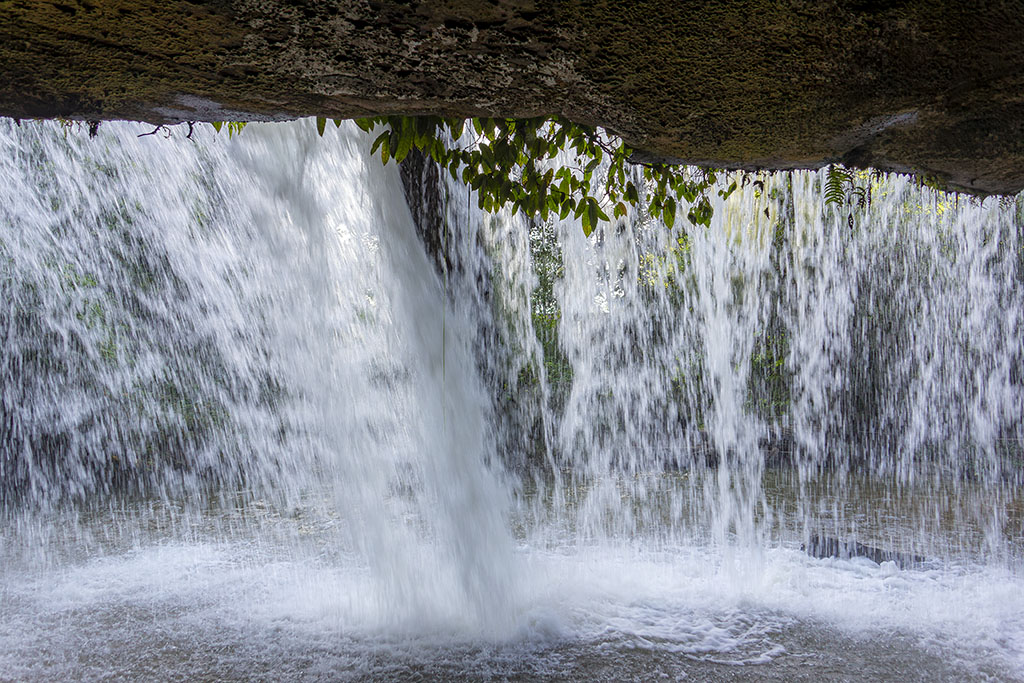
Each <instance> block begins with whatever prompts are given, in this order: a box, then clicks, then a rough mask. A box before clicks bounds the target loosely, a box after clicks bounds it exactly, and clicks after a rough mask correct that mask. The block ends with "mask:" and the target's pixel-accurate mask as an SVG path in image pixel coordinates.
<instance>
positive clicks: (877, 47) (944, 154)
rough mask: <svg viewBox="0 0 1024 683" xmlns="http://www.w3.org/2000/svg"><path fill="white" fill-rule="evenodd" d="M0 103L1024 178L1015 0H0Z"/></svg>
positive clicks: (32, 109)
mask: <svg viewBox="0 0 1024 683" xmlns="http://www.w3.org/2000/svg"><path fill="white" fill-rule="evenodd" d="M0 13H2V16H3V20H2V23H0V69H2V72H3V73H4V74H5V76H6V79H4V81H3V82H0V113H2V114H6V115H8V116H14V117H48V116H66V117H74V118H90V119H108V118H129V119H140V120H147V121H152V122H168V121H179V120H228V119H279V118H294V117H298V116H305V115H314V114H315V115H327V116H337V117H353V116H360V115H367V114H380V113H401V114H418V113H443V114H449V115H458V116H472V115H496V116H532V115H538V114H563V115H565V116H568V117H570V118H572V119H574V120H577V121H580V122H583V123H590V124H599V125H602V126H606V127H608V128H610V129H612V130H614V131H616V132H618V133H620V134H621V135H623V136H624V137H625V138H626V139H627V140H628V141H629V142H630V143H631V144H632V145H633V146H636V147H639V148H641V149H643V150H646V151H648V152H650V153H651V154H652V155H654V156H655V157H661V158H665V159H673V160H682V161H687V162H691V163H700V164H706V165H716V166H726V167H734V168H762V167H763V168H800V167H815V166H819V165H821V164H823V163H827V162H831V161H844V162H846V163H849V164H852V165H862V166H868V165H870V166H875V167H878V168H882V169H887V170H896V171H914V172H918V173H922V174H924V175H927V176H933V177H934V179H935V180H936V181H937V182H939V183H940V184H941V183H944V184H947V185H948V186H950V187H955V188H964V189H969V190H972V191H975V192H979V193H991V192H996V193H1007V192H1016V191H1018V190H1019V189H1021V188H1022V187H1024V6H1022V5H1021V4H1020V3H1016V2H971V3H964V2H951V1H936V0H916V1H915V0H905V1H902V2H886V3H882V2H871V1H870V0H859V1H858V0H847V1H831V2H829V1H824V2H819V1H816V0H783V1H781V2H777V1H768V0H746V1H744V0H736V1H725V0H722V1H711V2H703V3H695V2H687V1H685V0H605V1H604V2H579V1H572V0H536V1H532V0H434V1H419V2H417V1H416V0H410V1H407V2H398V1H397V0H366V1H356V0H205V1H202V0H192V1H188V0H165V1H162V2H155V1H146V0H13V1H11V0H9V1H2V0H0Z"/></svg>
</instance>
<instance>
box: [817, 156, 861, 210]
mask: <svg viewBox="0 0 1024 683" xmlns="http://www.w3.org/2000/svg"><path fill="white" fill-rule="evenodd" d="M857 178H858V174H857V172H856V171H854V170H853V169H852V168H844V167H842V166H837V165H835V164H833V165H832V166H829V167H828V172H827V173H826V175H825V204H826V205H828V204H834V205H836V206H840V205H842V204H845V203H846V202H847V201H849V203H850V204H853V203H854V202H856V203H857V205H858V206H866V205H868V204H870V203H871V188H870V187H862V186H860V185H858V184H857Z"/></svg>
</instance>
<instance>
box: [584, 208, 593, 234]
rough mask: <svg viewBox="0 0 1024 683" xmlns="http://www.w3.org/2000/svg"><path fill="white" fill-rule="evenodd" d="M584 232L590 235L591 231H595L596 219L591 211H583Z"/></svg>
mask: <svg viewBox="0 0 1024 683" xmlns="http://www.w3.org/2000/svg"><path fill="white" fill-rule="evenodd" d="M582 219H583V234H584V235H586V236H587V237H590V233H592V232H594V221H593V220H592V219H591V216H590V211H584V212H583V216H582Z"/></svg>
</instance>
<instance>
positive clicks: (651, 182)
mask: <svg viewBox="0 0 1024 683" xmlns="http://www.w3.org/2000/svg"><path fill="white" fill-rule="evenodd" d="M331 120H332V121H333V122H334V125H335V126H341V123H342V120H341V119H331ZM327 121H328V119H327V118H325V117H318V118H317V119H316V129H317V133H319V134H320V135H321V136H322V135H323V134H324V131H325V130H326V128H327ZM356 125H358V126H359V127H360V128H362V129H363V130H364V131H366V132H371V131H374V130H375V129H377V128H383V129H384V130H383V131H382V132H381V133H380V134H379V135H378V136H377V138H376V139H375V140H374V142H373V146H372V149H371V153H373V154H380V159H381V162H382V163H384V164H387V163H388V162H389V161H391V160H392V159H394V160H395V161H396V162H399V163H401V161H402V160H403V159H405V157H406V156H407V155H408V154H409V152H411V151H412V150H414V149H416V150H419V151H421V152H423V153H424V154H426V155H427V156H428V157H430V158H431V159H432V160H433V161H434V162H436V163H437V164H439V165H440V166H441V167H442V168H443V169H445V170H446V171H448V173H450V174H451V176H452V178H455V179H456V180H462V182H464V183H466V184H467V185H469V186H470V187H471V188H472V189H473V190H475V191H476V193H477V202H478V205H479V207H480V208H481V209H483V210H485V211H491V212H493V211H496V210H498V209H500V208H503V207H509V208H511V209H512V211H514V212H520V213H524V214H526V215H528V216H540V217H541V218H542V219H544V220H547V219H548V217H549V216H552V215H554V216H558V217H559V218H561V219H565V218H567V217H568V216H570V215H572V216H573V217H575V218H577V219H579V220H580V222H581V223H582V225H583V232H584V233H585V234H587V235H588V236H589V235H590V234H591V233H592V232H593V230H594V228H596V227H597V226H598V224H599V223H600V222H602V221H610V220H612V219H611V218H609V214H611V216H613V217H614V218H621V217H624V216H626V215H627V213H628V212H629V208H630V207H633V208H634V209H639V210H642V211H646V213H647V215H648V216H650V217H651V218H655V219H657V218H660V219H661V220H663V221H664V222H665V224H666V225H667V226H668V227H669V228H672V227H673V226H674V225H675V222H676V217H677V215H678V214H679V213H680V212H681V210H682V208H684V207H685V210H686V218H687V220H688V221H689V222H690V223H692V224H693V225H703V226H710V225H711V217H712V215H713V213H714V209H713V208H712V206H711V201H710V200H709V198H708V192H709V191H710V189H711V188H712V187H713V186H714V184H715V183H716V182H717V180H718V178H717V171H716V170H714V169H698V170H694V169H690V168H686V167H682V166H677V165H673V164H666V163H650V162H645V161H641V160H638V159H637V157H636V156H635V153H634V152H635V150H633V149H631V148H630V147H628V146H626V144H625V143H624V142H623V141H622V140H620V139H619V138H617V137H615V136H613V135H607V134H605V133H602V132H600V131H598V130H597V129H596V128H594V127H591V126H585V125H581V124H577V123H573V122H572V121H569V120H568V119H564V118H561V117H550V118H549V117H537V118H532V119H501V118H472V119H459V118H445V117H439V116H377V117H372V118H364V119H356ZM213 127H214V128H215V129H216V130H217V131H218V132H219V131H220V130H221V129H222V128H224V127H227V130H228V134H229V135H232V136H233V135H236V134H238V133H240V132H241V131H242V128H244V127H245V123H244V122H239V121H228V122H216V123H214V124H213ZM470 131H471V133H470ZM466 133H470V134H469V135H465V136H464V134H466ZM735 189H736V183H735V182H734V183H732V184H731V185H730V186H729V187H728V188H727V189H725V190H719V191H718V193H719V195H721V196H722V197H728V196H729V195H730V194H731V193H732V192H733V191H734V190H735Z"/></svg>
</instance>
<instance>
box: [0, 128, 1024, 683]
mask: <svg viewBox="0 0 1024 683" xmlns="http://www.w3.org/2000/svg"><path fill="white" fill-rule="evenodd" d="M146 130H147V129H146V128H145V127H143V126H134V125H128V124H123V125H122V124H104V125H103V126H101V128H100V131H99V135H98V137H97V138H96V139H92V140H90V139H88V138H87V136H86V135H85V132H84V131H83V130H69V131H68V130H64V129H62V128H61V127H59V126H58V125H56V124H23V125H22V126H21V127H18V126H15V125H14V124H13V123H12V122H9V121H4V122H0V178H2V179H3V182H2V183H0V293H2V294H3V301H2V308H0V334H2V335H3V343H4V347H3V349H4V350H3V355H2V358H0V378H2V384H0V439H2V441H0V496H2V498H0V503H2V509H0V514H2V517H0V520H2V522H3V527H2V531H0V568H2V570H3V572H2V578H0V680H5V681H6V680H11V681H22V680H54V679H74V680H78V679H82V680H96V679H110V680H120V679H133V680H134V679H161V680H185V679H195V678H197V677H198V678H199V679H203V680H205V679H213V680H220V679H223V680H345V679H361V678H373V679H378V680H379V679H424V678H425V679H434V678H443V679H463V678H472V679H499V680H500V679H503V678H512V679H532V678H546V677H551V678H557V679H580V680H595V679H598V680H602V679H604V680H623V679H627V680H630V679H636V680H650V679H652V678H656V677H659V676H661V677H669V678H674V679H679V678H684V677H691V678H696V679H698V680H736V679H750V680H794V679H800V678H804V679H806V680H829V679H832V680H879V679H885V678H890V679H891V678H899V679H901V680H936V679H951V678H952V679H968V678H985V677H990V678H993V679H998V680H1005V679H1013V678H1018V679H1019V678H1024V575H1022V571H1024V569H1022V567H1021V563H1020V559H1021V555H1022V553H1021V550H1022V540H1024V528H1022V520H1024V505H1022V502H1021V499H1020V495H1019V493H1018V491H1019V488H1020V484H1021V482H1022V473H1024V462H1022V448H1021V441H1022V437H1024V434H1022V424H1024V422H1022V417H1024V377H1022V375H1021V371H1020V368H1021V367H1022V366H1021V361H1022V352H1024V346H1022V342H1021V340H1022V338H1024V336H1022V332H1024V329H1022V328H1024V300H1022V296H1024V288H1022V286H1021V285H1022V277H1024V271H1022V268H1021V243H1020V241H1019V240H1020V230H1021V227H1022V226H1024V218H1022V216H1021V209H1020V206H1021V205H1020V202H1019V201H1018V202H1017V203H1016V204H1012V203H1011V204H1007V205H1000V204H999V203H998V202H996V201H994V200H989V201H988V202H986V203H984V204H980V203H977V202H971V201H968V200H966V199H960V200H955V199H954V198H950V197H943V196H936V195H933V194H932V193H930V192H929V191H926V190H921V189H919V188H917V187H915V186H914V185H913V184H912V183H911V182H910V181H908V180H906V179H901V178H886V179H882V180H879V179H873V178H868V177H865V178H862V179H860V181H859V182H861V184H864V185H867V184H873V186H874V187H873V188H872V193H871V195H872V201H871V205H870V206H869V207H866V208H864V209H860V210H853V211H851V210H850V208H849V207H840V208H836V207H826V206H824V205H823V203H822V200H821V196H820V195H821V182H822V179H821V176H820V174H815V173H794V174H792V175H788V174H780V175H778V176H775V177H763V178H756V179H755V178H752V177H751V178H748V179H747V180H748V182H747V184H746V185H745V186H744V187H742V188H741V189H740V190H738V191H737V192H736V193H735V194H733V195H732V197H730V198H729V199H728V200H721V199H719V198H716V200H715V201H716V206H715V209H716V211H715V220H714V223H713V225H712V227H711V228H710V229H707V230H704V229H696V228H691V229H690V230H689V231H688V234H687V235H686V236H685V237H684V236H683V233H681V232H680V231H679V230H678V229H677V230H676V231H675V232H671V231H668V230H667V229H666V228H665V227H664V226H660V225H655V224H651V223H650V222H647V221H644V220H643V218H642V216H639V215H631V216H630V218H629V220H627V221H623V222H621V223H618V224H615V225H613V226H609V227H606V228H605V229H603V230H599V231H597V232H596V233H595V234H594V235H593V236H592V237H591V238H586V237H584V236H583V233H582V231H581V230H580V228H579V226H578V225H575V224H573V223H572V222H571V221H570V222H565V223H553V224H548V225H530V224H528V223H527V222H525V221H523V220H522V219H521V218H517V217H509V216H503V215H499V216H496V217H489V216H486V215H484V214H482V213H480V212H478V211H476V210H475V209H473V208H471V207H473V206H475V202H474V201H473V200H472V197H471V196H470V194H469V193H468V190H467V189H466V188H465V187H463V186H458V185H454V184H447V183H443V182H442V183H441V184H439V185H438V186H436V187H431V188H428V191H430V192H439V193H441V194H442V195H444V196H445V198H446V202H445V203H444V204H443V206H444V209H443V213H444V219H445V222H446V223H447V224H448V225H449V226H450V228H451V229H450V231H449V232H446V233H445V237H444V239H443V240H442V242H443V245H444V247H445V248H446V249H447V250H448V253H449V262H450V267H446V268H444V269H442V270H441V272H439V270H438V268H437V267H435V261H433V260H432V259H431V257H430V256H429V255H428V253H427V250H426V249H425V248H424V245H423V241H422V240H421V238H420V236H419V235H417V230H416V227H415V225H414V222H413V219H412V216H411V214H410V211H409V208H408V206H407V204H406V199H405V197H404V194H403V187H402V183H401V180H400V178H399V174H398V172H397V170H396V169H395V168H394V166H393V165H392V166H391V167H387V168H384V167H381V165H380V163H379V161H378V160H377V159H376V158H371V157H370V156H369V154H368V147H369V144H368V143H369V141H368V140H367V139H366V137H365V136H363V135H361V134H359V133H358V132H357V131H356V130H355V128H354V126H352V127H350V126H347V125H346V126H343V127H342V128H340V129H338V130H334V129H333V127H331V129H330V130H328V132H327V134H326V135H325V136H324V138H322V139H320V138H318V137H317V136H316V132H315V128H314V126H312V125H311V124H310V123H309V122H297V123H294V124H287V125H285V124H275V125H265V126H261V125H255V124H254V125H251V126H249V127H247V128H246V129H245V131H244V132H243V133H242V134H241V135H239V136H237V137H235V138H233V139H229V138H228V137H227V136H226V135H220V136H217V135H215V134H214V133H213V131H212V130H211V129H207V128H206V127H200V128H199V129H197V131H196V133H195V135H194V136H193V137H194V138H195V139H185V137H184V135H183V134H174V135H172V136H170V137H164V136H162V135H153V136H147V137H143V138H137V137H136V135H137V134H138V133H141V132H146ZM754 180H756V181H757V182H753V181H754ZM850 215H852V219H851V218H849V216H850ZM812 534H818V535H822V536H828V537H835V538H837V539H841V540H844V541H845V540H850V541H854V540H855V541H857V542H859V543H862V544H866V545H868V546H871V547H873V548H879V549H882V550H884V551H886V552H891V553H898V554H899V555H898V558H897V560H898V561H884V562H881V563H878V562H875V561H872V560H871V559H868V558H863V557H861V558H853V559H838V558H815V557H811V556H809V555H808V554H807V553H805V552H802V551H801V549H800V547H801V544H803V543H807V542H808V540H809V539H810V536H811V535H812Z"/></svg>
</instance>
